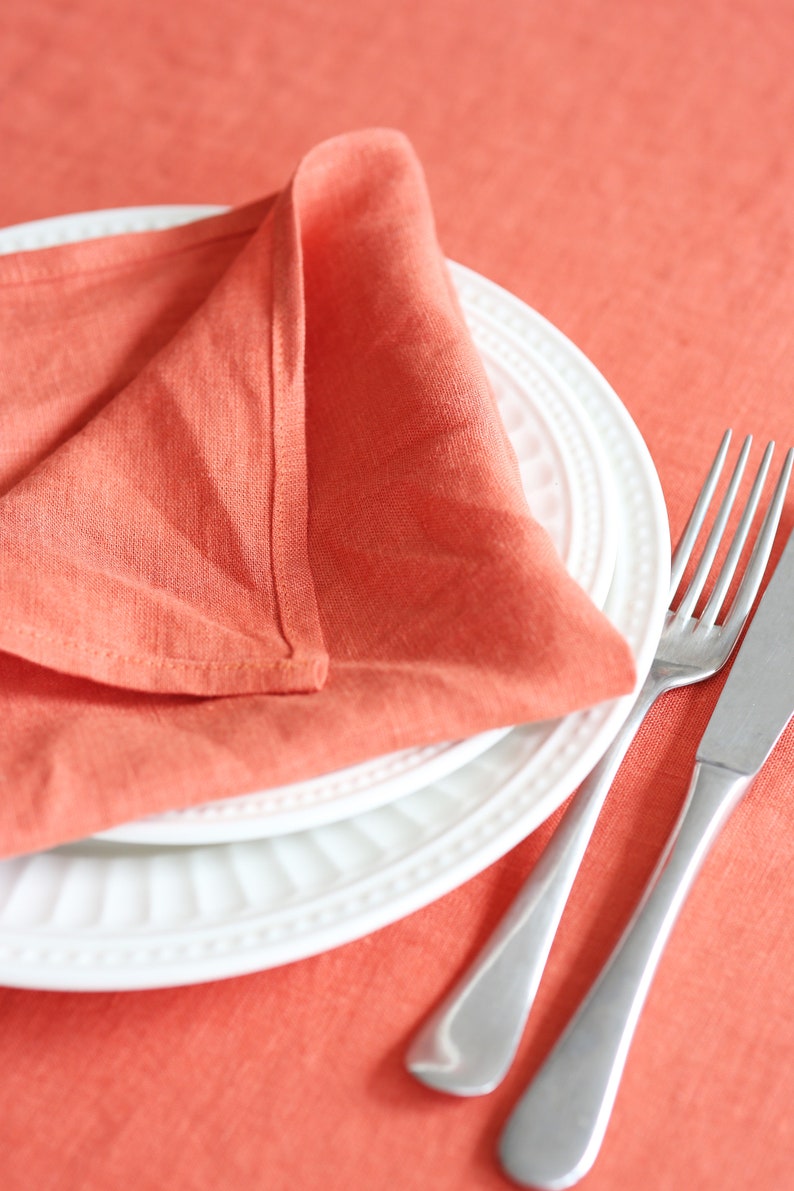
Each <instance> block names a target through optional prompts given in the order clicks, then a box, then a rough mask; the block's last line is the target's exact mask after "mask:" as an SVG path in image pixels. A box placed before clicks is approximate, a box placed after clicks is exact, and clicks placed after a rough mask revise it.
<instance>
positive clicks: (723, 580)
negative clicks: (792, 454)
mask: <svg viewBox="0 0 794 1191" xmlns="http://www.w3.org/2000/svg"><path fill="white" fill-rule="evenodd" d="M774 449H775V444H774V443H773V442H770V443H767V448H766V450H765V451H764V455H763V458H762V460H761V463H760V464H759V467H758V471H757V473H756V477H755V480H754V482H753V486H752V489H751V490H750V495H749V497H748V498H747V504H746V505H745V508H744V512H743V513H742V517H741V520H740V522H739V525H738V527H737V529H736V533H735V534H734V535H733V541H732V542H731V545H730V549H729V551H728V554H727V556H726V558H725V562H724V563H723V564H722V569H721V570H720V573H719V575H718V576H717V582H716V583H715V584H714V590H713V591H712V593H711V595H710V596H709V599H708V603H707V604H706V606H705V608H704V609H703V612H702V614H701V617H700V623H701V625H703V627H704V628H711V626H712V625H713V624H714V622H715V621H716V619H717V617H718V615H719V612H720V608H721V607H722V603H723V600H724V599H725V596H726V594H727V592H728V588H729V587H730V585H731V580H732V579H733V575H734V572H735V570H736V566H737V563H738V562H739V557H740V555H741V553H742V550H743V549H744V543H745V542H746V541H747V535H748V534H749V532H750V526H751V525H752V523H753V517H754V516H755V511H756V509H757V508H758V501H759V500H760V498H761V491H762V489H763V487H764V482H765V480H766V476H767V472H768V471H769V464H770V462H771V461H772V452H773V451H774Z"/></svg>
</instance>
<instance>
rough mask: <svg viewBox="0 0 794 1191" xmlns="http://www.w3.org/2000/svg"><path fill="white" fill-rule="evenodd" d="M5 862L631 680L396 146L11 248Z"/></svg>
mask: <svg viewBox="0 0 794 1191" xmlns="http://www.w3.org/2000/svg"><path fill="white" fill-rule="evenodd" d="M0 325H1V326H2V331H0V335H1V336H2V341H3V343H2V357H1V361H2V362H0V436H1V437H0V442H1V444H2V445H1V446H0V650H2V651H3V652H0V712H2V717H3V723H4V731H3V734H2V740H0V773H2V799H0V852H1V853H3V854H10V853H13V852H18V851H24V850H30V849H35V848H40V847H43V846H47V845H50V844H53V843H55V842H59V841H63V840H66V839H70V838H76V837H79V836H81V835H84V834H86V833H88V832H91V831H95V830H99V829H101V828H105V827H108V826H110V825H111V824H114V823H118V822H121V821H125V820H129V819H133V818H136V817H138V816H140V815H143V814H151V813H154V812H157V811H160V810H165V809H168V808H174V807H179V806H183V805H188V804H190V803H196V802H201V801H206V800H208V799H211V798H217V797H222V796H225V795H232V794H239V793H243V792H246V791H251V790H254V789H257V788H261V787H263V786H266V785H273V784H279V783H282V782H285V781H289V780H294V779H298V778H301V777H306V776H309V775H311V774H315V773H318V772H323V771H327V770H330V769H333V768H337V767H339V766H342V765H345V764H348V763H351V762H354V761H357V760H360V759H362V758H364V757H366V756H372V755H375V754H378V753H382V752H387V751H390V750H392V749H396V748H400V747H403V746H406V745H411V744H422V743H428V742H431V741H436V740H442V739H450V738H455V737H457V736H460V735H463V734H467V733H471V732H474V731H478V730H482V729H486V728H489V727H495V726H499V725H506V724H510V723H515V722H520V721H525V720H534V719H540V718H547V717H549V716H556V715H559V714H563V713H566V712H569V711H571V710H573V709H575V708H579V707H583V706H586V705H589V704H592V703H594V702H597V701H599V700H601V699H604V698H607V697H610V696H614V695H617V694H620V693H623V692H626V691H627V690H629V689H630V688H631V686H632V683H633V680H634V671H633V661H632V658H631V656H630V652H629V650H628V647H627V646H626V644H625V642H624V641H623V640H622V638H620V637H619V636H618V634H617V633H616V632H615V631H614V629H613V628H612V627H611V626H610V625H609V623H608V622H607V621H606V619H605V618H604V617H603V616H602V615H601V614H600V613H599V612H598V611H597V610H596V609H595V608H594V607H593V606H592V604H591V603H590V601H589V600H588V599H587V598H586V597H585V595H584V594H583V593H582V592H581V591H580V590H579V588H578V587H577V586H576V584H574V583H573V582H572V581H571V580H570V579H569V577H568V576H567V575H566V573H565V572H564V570H563V568H562V566H561V564H560V563H559V561H558V559H557V557H556V555H555V553H554V550H553V548H552V546H551V544H550V542H549V540H548V538H547V536H546V534H545V532H544V531H543V530H542V529H541V528H540V527H539V526H538V525H537V523H536V522H535V521H534V520H533V519H532V517H531V514H530V512H529V510H528V509H527V507H526V504H525V500H524V496H523V493H522V489H521V484H520V480H519V476H518V471H517V467H516V463H515V459H514V457H513V455H512V451H511V449H510V446H509V444H508V442H507V439H506V436H505V433H504V430H503V428H502V425H501V423H500V420H499V416H498V413H497V411H496V408H495V404H494V401H493V397H492V395H491V392H490V390H489V387H488V383H487V380H486V377H485V374H484V372H483V368H482V365H481V363H480V360H479V358H478V356H477V354H476V351H475V350H474V347H473V345H472V343H471V340H470V338H469V336H468V333H467V331H466V328H465V325H464V322H463V319H462V316H461V314H460V311H459V309H458V306H457V302H456V298H455V295H454V291H453V289H452V285H451V282H450V280H449V277H448V274H447V271H446V268H445V265H444V260H443V256H442V254H441V252H440V250H439V247H438V244H437V242H436V239H435V233H434V227H433V220H432V214H431V210H430V206H429V201H428V197H427V194H426V190H425V186H424V181H423V178H422V174H421V171H420V168H419V166H418V163H417V161H416V159H415V157H414V155H413V152H412V150H411V148H410V146H409V145H408V143H407V142H406V141H405V139H404V138H403V137H402V136H401V135H400V134H398V133H393V132H389V131H381V130H377V131H370V132H363V133H356V134H351V135H347V136H343V137H339V138H336V139H334V140H332V141H329V142H327V143H325V144H322V145H320V146H319V147H318V148H316V149H315V150H313V151H312V152H311V153H309V154H308V155H307V157H306V158H305V159H304V160H303V161H302V162H301V164H300V166H299V168H298V169H297V171H296V173H295V175H294V177H293V179H292V181H291V182H290V184H289V185H288V186H287V187H286V188H285V189H284V190H283V191H282V192H280V193H279V194H277V195H275V196H272V197H271V198H269V199H266V200H264V201H263V202H261V203H259V204H255V205H253V206H250V207H247V208H242V209H239V210H236V211H233V212H230V213H228V214H225V215H221V216H218V217H215V218H212V219H207V220H204V221H202V222H200V223H196V224H192V225H189V226H186V227H180V228H177V229H171V230H168V231H165V232H155V233H146V234H139V235H129V236H124V237H119V238H111V239H106V240H97V241H92V242H88V243H84V244H78V245H69V246H64V247H62V248H56V249H50V250H46V251H41V252H36V253H20V254H17V255H15V256H11V257H6V258H3V259H0Z"/></svg>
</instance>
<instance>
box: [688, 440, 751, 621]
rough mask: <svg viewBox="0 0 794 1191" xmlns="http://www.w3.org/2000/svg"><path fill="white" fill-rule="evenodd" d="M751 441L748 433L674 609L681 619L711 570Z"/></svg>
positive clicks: (695, 598) (734, 498) (699, 591)
mask: <svg viewBox="0 0 794 1191" xmlns="http://www.w3.org/2000/svg"><path fill="white" fill-rule="evenodd" d="M752 443H753V436H752V435H751V434H748V435H747V438H746V439H745V440H744V443H743V445H742V449H741V452H740V454H739V458H738V459H737V460H736V466H735V467H734V469H733V475H732V476H731V479H730V483H729V484H728V490H727V492H726V493H725V495H724V497H723V498H722V504H721V505H720V508H719V512H718V513H717V517H716V519H715V521H714V525H713V526H712V528H711V533H710V534H709V536H708V538H707V540H706V545H705V548H704V550H703V554H702V556H701V559H700V562H699V563H698V566H697V570H696V571H695V573H694V575H693V576H692V579H691V581H690V584H689V587H688V588H687V589H686V591H685V592H684V595H683V597H682V599H681V603H680V604H679V605H678V608H677V609H676V616H678V617H681V618H682V619H686V617H687V616H691V615H692V613H693V612H694V610H695V605H696V604H697V602H698V598H699V597H700V593H701V592H702V590H703V587H704V584H705V582H706V579H707V578H708V575H709V571H710V570H711V568H712V565H713V563H714V559H715V557H716V554H717V550H718V549H719V545H720V542H721V540H722V535H723V533H724V532H725V526H726V524H727V522H728V518H729V517H730V515H731V509H732V508H733V502H734V501H735V500H736V493H737V491H738V489H739V484H740V483H741V479H742V475H743V474H744V468H745V464H746V463H747V456H748V455H749V453H750V447H751V446H752Z"/></svg>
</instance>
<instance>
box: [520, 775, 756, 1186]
mask: <svg viewBox="0 0 794 1191" xmlns="http://www.w3.org/2000/svg"><path fill="white" fill-rule="evenodd" d="M752 780H753V778H752V777H746V776H744V775H737V774H735V773H733V772H732V771H730V770H727V769H723V768H721V767H720V766H716V765H709V764H705V763H702V764H698V765H696V766H695V772H694V774H693V777H692V782H691V785H690V787H689V792H688V794H687V798H686V802H685V804H684V808H683V811H682V813H681V815H680V817H679V819H678V822H677V824H676V826H675V828H674V829H673V832H672V834H671V836H670V839H669V841H668V843H667V846H666V848H665V851H664V853H663V855H662V857H661V859H660V861H659V863H658V865H657V866H656V869H655V870H654V873H653V875H652V877H651V879H650V881H649V883H648V886H647V888H646V891H645V894H644V896H643V898H642V901H641V902H640V904H639V906H638V908H637V910H636V912H635V914H634V917H633V918H632V920H631V922H630V923H629V925H628V927H627V929H626V931H625V933H624V934H623V937H622V938H621V940H620V942H619V943H618V945H617V947H616V948H615V950H614V951H613V953H612V955H611V957H610V959H609V961H608V963H607V965H606V967H605V968H604V970H603V971H602V973H601V975H600V977H599V978H598V980H597V981H596V983H595V984H594V985H593V988H592V989H591V990H590V993H589V994H588V996H587V998H586V999H585V1001H584V1002H583V1003H582V1006H581V1008H580V1009H579V1011H578V1013H577V1014H576V1015H575V1017H574V1018H573V1020H572V1021H571V1023H570V1025H569V1026H568V1028H567V1030H566V1031H565V1033H564V1034H563V1035H562V1037H561V1038H560V1041H559V1042H558V1043H557V1046H556V1047H555V1048H554V1050H553V1051H552V1052H551V1054H550V1055H549V1057H548V1059H547V1060H546V1062H545V1063H544V1065H543V1066H542V1067H541V1069H540V1071H539V1072H538V1074H537V1075H536V1077H535V1079H534V1080H533V1082H532V1083H531V1084H530V1086H529V1088H528V1090H527V1091H526V1092H525V1094H524V1096H523V1097H522V1099H521V1100H520V1101H519V1102H518V1105H517V1106H516V1108H515V1110H514V1112H513V1114H512V1116H511V1117H510V1120H509V1121H508V1124H507V1128H506V1130H505V1132H504V1134H503V1135H502V1140H501V1143H500V1158H501V1162H502V1165H503V1167H504V1169H505V1171H506V1172H507V1173H508V1174H509V1175H510V1176H511V1178H513V1179H514V1180H515V1181H516V1182H518V1183H520V1184H521V1185H523V1186H531V1187H538V1188H541V1189H542V1191H559V1189H560V1188H564V1187H570V1186H572V1185H573V1184H574V1183H576V1182H578V1180H579V1179H580V1178H582V1176H583V1175H585V1174H586V1173H587V1171H588V1170H589V1169H590V1167H591V1166H592V1164H593V1162H594V1161H595V1158H596V1156H597V1154H598V1151H599V1149H600V1148H601V1142H602V1141H603V1138H604V1134H605V1132H606V1128H607V1124H608V1123H609V1117H610V1114H611V1112H612V1106H613V1104H614V1102H615V1096H616V1095H617V1090H618V1086H619V1084H620V1078H621V1075H622V1074H623V1068H624V1066H625V1063H626V1058H627V1056H628V1051H629V1047H630V1045H631V1040H632V1038H633V1036H634V1031H635V1029H636V1026H637V1022H638V1021H639V1017H640V1013H641V1012H642V1007H643V1005H644V1003H645V998H646V997H647V995H648V990H649V988H650V986H651V981H652V980H653V976H654V973H655V972H656V968H657V966H658V963H659V960H660V959H661V956H662V952H663V951H664V947H665V944H666V943H667V940H668V938H669V936H670V932H671V931H672V929H673V925H674V924H675V921H676V919H677V918H678V915H679V913H680V911H681V907H682V906H683V904H684V901H685V899H686V896H687V894H688V892H689V890H690V889H691V887H692V884H693V882H694V880H695V878H696V876H697V874H698V872H699V871H700V867H701V865H702V864H703V861H704V860H705V858H706V856H707V855H708V852H709V850H710V849H711V846H712V844H713V843H714V841H715V839H716V838H717V835H718V834H719V832H720V830H721V828H722V827H723V825H724V823H725V821H726V820H727V818H728V816H729V815H730V814H731V812H732V811H733V809H734V807H735V806H736V805H737V803H738V802H739V800H740V799H741V797H742V795H743V794H744V793H745V792H746V790H747V789H748V788H749V786H750V784H751V782H752Z"/></svg>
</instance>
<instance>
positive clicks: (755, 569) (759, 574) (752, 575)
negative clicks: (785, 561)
mask: <svg viewBox="0 0 794 1191" xmlns="http://www.w3.org/2000/svg"><path fill="white" fill-rule="evenodd" d="M793 464H794V447H792V448H791V449H790V450H789V451H788V452H787V453H786V458H785V459H784V460H783V467H782V468H781V471H780V478H779V479H778V482H777V485H776V487H775V491H774V492H773V494H772V500H771V501H770V504H769V508H768V509H767V511H766V516H765V517H764V520H763V522H762V523H761V529H760V531H759V534H758V539H757V541H756V543H755V546H754V548H753V553H752V554H751V555H750V561H749V563H748V564H747V570H746V571H745V574H744V578H743V579H742V581H741V583H740V585H739V589H738V591H737V592H736V595H735V596H734V599H733V603H732V604H731V607H730V610H729V612H728V615H727V617H726V618H725V623H724V625H723V628H724V629H725V631H726V632H728V633H730V632H733V631H735V632H737V633H738V632H739V631H740V629H741V627H742V624H743V623H744V621H745V620H746V619H747V616H748V614H749V612H750V609H751V608H752V606H753V602H754V600H755V597H756V595H757V594H758V588H759V587H760V586H761V580H762V579H763V576H764V571H765V570H766V564H767V562H768V561H769V555H770V554H771V553H772V545H773V543H774V540H775V534H776V532H777V527H778V522H779V521H780V515H781V513H782V512H783V502H784V501H785V499H786V489H787V488H788V482H789V479H790V477H791V469H792V465H793Z"/></svg>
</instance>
